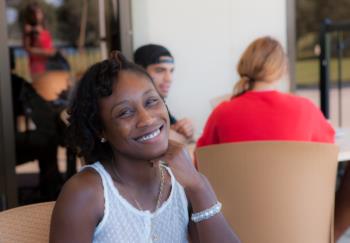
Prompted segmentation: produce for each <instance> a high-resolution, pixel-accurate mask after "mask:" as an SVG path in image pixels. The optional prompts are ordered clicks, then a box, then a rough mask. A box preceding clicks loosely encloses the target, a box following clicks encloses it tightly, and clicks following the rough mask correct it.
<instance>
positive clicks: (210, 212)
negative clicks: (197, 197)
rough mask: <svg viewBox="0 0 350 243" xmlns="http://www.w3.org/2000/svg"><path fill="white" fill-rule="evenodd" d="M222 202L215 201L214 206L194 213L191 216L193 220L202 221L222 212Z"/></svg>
mask: <svg viewBox="0 0 350 243" xmlns="http://www.w3.org/2000/svg"><path fill="white" fill-rule="evenodd" d="M221 207H222V204H221V203H220V202H217V203H215V204H214V205H213V206H212V207H210V208H207V209H205V210H203V211H200V212H198V213H193V214H192V216H191V220H192V221H193V222H195V223H198V222H201V221H203V220H207V219H210V218H211V217H213V216H214V215H215V214H218V213H220V211H221Z"/></svg>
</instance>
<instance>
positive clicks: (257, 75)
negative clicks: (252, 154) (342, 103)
mask: <svg viewBox="0 0 350 243" xmlns="http://www.w3.org/2000/svg"><path fill="white" fill-rule="evenodd" d="M287 66H288V62H287V56H286V54H285V52H284V50H283V48H282V46H281V44H280V43H279V42H278V41H277V40H275V39H273V38H271V37H268V36H267V37H262V38H258V39H256V40H255V41H253V42H252V43H251V44H250V45H249V46H248V47H247V49H246V50H245V51H244V53H243V55H242V56H241V58H240V60H239V63H238V66H237V72H238V74H239V76H240V79H239V80H238V82H237V83H236V85H235V86H234V90H233V94H232V98H231V100H229V101H224V102H223V103H221V104H220V105H219V106H217V107H216V108H215V109H214V111H213V112H212V114H211V115H210V117H209V119H208V121H207V123H206V126H205V128H204V131H203V134H202V136H201V137H200V138H199V140H198V141H197V147H201V146H206V145H211V144H219V143H229V142H240V141H255V140H293V141H315V142H324V143H333V142H334V129H333V128H332V126H331V125H330V123H329V122H328V121H327V120H326V119H325V117H324V116H323V114H322V113H321V111H320V110H319V109H318V108H317V107H316V106H315V105H314V104H313V103H312V102H311V101H309V100H308V99H306V98H303V97H298V96H296V95H292V94H286V93H282V92H280V91H278V90H277V88H278V86H279V85H280V83H281V82H282V80H283V79H284V78H285V77H286V76H287V75H286V74H287Z"/></svg>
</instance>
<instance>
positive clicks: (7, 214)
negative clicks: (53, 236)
mask: <svg viewBox="0 0 350 243" xmlns="http://www.w3.org/2000/svg"><path fill="white" fill-rule="evenodd" d="M54 204H55V202H47V203H38V204H32V205H28V206H22V207H18V208H13V209H10V210H6V211H3V212H1V213H0V242H1V243H19V242H20V243H47V242H49V233H50V221H51V214H52V210H53V207H54Z"/></svg>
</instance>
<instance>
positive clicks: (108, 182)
mask: <svg viewBox="0 0 350 243" xmlns="http://www.w3.org/2000/svg"><path fill="white" fill-rule="evenodd" d="M85 168H93V169H94V170H96V171H97V172H98V174H99V175H100V176H101V179H102V184H103V193H104V201H105V205H104V215H103V219H102V220H101V222H100V223H99V224H98V226H97V227H96V229H95V232H94V238H93V243H158V242H159V243H187V242H188V223H189V216H188V204H187V198H186V195H185V192H184V188H183V187H182V186H181V185H180V183H178V182H177V181H176V179H175V177H174V175H173V174H172V172H171V170H170V168H168V167H165V168H166V169H167V171H168V173H169V174H170V176H171V192H170V195H169V198H168V199H167V200H166V201H165V202H164V203H163V204H162V205H161V206H160V207H159V208H158V209H157V210H156V211H155V212H153V213H151V212H150V211H148V210H147V211H140V210H138V209H137V208H135V207H134V206H133V205H131V204H130V203H129V202H128V201H127V200H126V199H125V198H124V197H122V196H121V195H120V194H119V191H118V189H117V188H116V187H115V185H114V183H113V181H112V178H111V176H110V175H109V173H108V172H107V171H106V170H105V169H104V167H103V165H102V164H101V163H100V162H96V163H94V164H92V165H87V166H84V167H83V168H82V169H85Z"/></svg>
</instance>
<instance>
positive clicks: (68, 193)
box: [57, 168, 104, 212]
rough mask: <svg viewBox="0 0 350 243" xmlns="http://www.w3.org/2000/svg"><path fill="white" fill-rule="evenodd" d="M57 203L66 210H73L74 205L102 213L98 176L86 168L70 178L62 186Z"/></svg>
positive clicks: (101, 188) (100, 187)
mask: <svg viewBox="0 0 350 243" xmlns="http://www.w3.org/2000/svg"><path fill="white" fill-rule="evenodd" d="M57 203H58V204H62V205H64V206H65V207H67V208H75V206H76V205H79V206H80V207H81V208H90V209H91V207H94V208H95V209H96V210H97V211H101V210H102V212H103V208H104V199H103V186H102V182H101V178H100V176H99V174H98V173H97V172H96V171H95V170H93V169H90V168H86V169H84V170H83V171H81V172H79V173H77V174H76V175H74V176H73V177H71V178H70V179H69V180H68V181H67V182H66V183H65V184H64V186H63V188H62V191H61V193H60V196H59V198H58V200H57Z"/></svg>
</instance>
